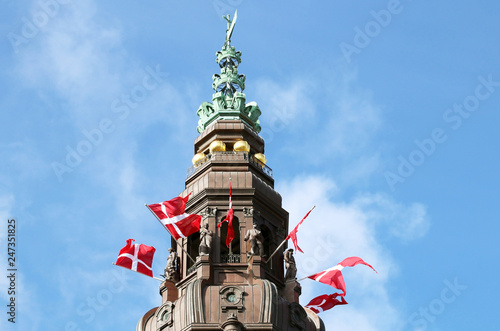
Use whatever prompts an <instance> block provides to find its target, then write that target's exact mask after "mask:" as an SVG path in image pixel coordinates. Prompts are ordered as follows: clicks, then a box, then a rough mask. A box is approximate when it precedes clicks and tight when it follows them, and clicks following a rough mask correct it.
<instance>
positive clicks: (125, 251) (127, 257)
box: [115, 239, 156, 277]
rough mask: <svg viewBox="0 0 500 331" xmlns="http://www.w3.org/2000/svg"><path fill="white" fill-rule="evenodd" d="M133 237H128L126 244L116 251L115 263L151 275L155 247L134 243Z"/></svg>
mask: <svg viewBox="0 0 500 331" xmlns="http://www.w3.org/2000/svg"><path fill="white" fill-rule="evenodd" d="M133 242H134V239H128V240H127V245H125V247H123V248H122V249H121V250H120V253H118V259H117V260H116V263H115V264H116V265H118V266H120V267H124V268H127V269H130V270H132V271H137V272H140V273H141V274H144V275H146V276H149V277H153V270H152V269H151V265H152V264H153V255H154V253H155V251H156V249H155V248H154V247H153V246H146V245H143V244H134V243H133Z"/></svg>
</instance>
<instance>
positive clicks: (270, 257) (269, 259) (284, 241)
mask: <svg viewBox="0 0 500 331" xmlns="http://www.w3.org/2000/svg"><path fill="white" fill-rule="evenodd" d="M286 241H287V239H285V240H283V241H282V242H281V244H280V245H279V246H278V247H277V248H276V249H275V250H274V252H273V254H271V255H270V256H269V257H268V258H267V260H266V263H269V261H271V259H272V258H273V256H274V254H276V253H277V252H278V250H279V249H280V248H281V247H282V246H283V245H284V244H285V243H286Z"/></svg>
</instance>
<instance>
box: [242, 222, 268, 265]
mask: <svg viewBox="0 0 500 331" xmlns="http://www.w3.org/2000/svg"><path fill="white" fill-rule="evenodd" d="M244 240H245V241H250V246H251V249H250V252H247V256H248V258H250V257H251V256H255V255H258V256H262V254H264V245H263V242H264V237H263V236H262V232H261V231H260V229H259V227H258V225H257V224H256V223H254V224H253V228H252V229H249V230H247V233H246V234H245V239H244Z"/></svg>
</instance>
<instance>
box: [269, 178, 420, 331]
mask: <svg viewBox="0 0 500 331" xmlns="http://www.w3.org/2000/svg"><path fill="white" fill-rule="evenodd" d="M278 189H279V191H280V192H281V193H282V194H283V197H284V202H283V204H284V207H285V209H287V210H288V211H289V212H290V228H292V227H293V226H295V224H297V222H298V221H299V220H300V219H301V218H302V217H303V215H304V214H305V213H306V212H307V211H308V209H309V208H311V207H312V206H313V205H316V206H317V207H316V209H315V210H314V211H313V212H312V213H311V215H310V216H309V218H308V219H306V221H305V222H304V224H303V225H302V226H301V228H300V231H299V233H298V238H299V239H298V242H299V245H300V246H301V248H302V249H303V250H304V252H305V254H300V253H299V254H296V260H297V266H298V274H299V275H298V277H299V278H300V277H305V276H308V275H310V274H313V273H316V272H319V271H321V270H324V269H326V268H329V267H331V266H333V265H335V264H336V263H338V262H340V261H341V260H343V259H344V258H346V257H348V256H359V257H361V258H363V259H364V260H365V261H366V262H367V263H370V264H371V265H372V266H373V267H374V268H375V269H376V270H377V271H378V274H376V273H374V272H373V271H372V270H371V269H369V268H367V267H365V266H356V267H354V268H346V269H344V271H343V273H344V278H345V281H346V285H347V296H346V300H347V302H349V305H347V306H341V307H335V308H333V309H332V310H331V311H328V312H325V313H322V314H321V315H320V316H321V318H323V320H324V321H325V323H326V325H327V327H330V328H332V327H334V326H335V328H337V329H339V330H397V329H399V328H401V325H402V323H403V320H402V318H403V317H402V313H403V312H401V311H400V310H399V309H398V307H397V306H396V305H395V304H394V303H393V302H392V300H391V298H390V296H389V291H388V287H389V281H390V279H392V278H395V277H397V275H398V264H397V261H395V260H394V258H393V257H392V255H391V253H390V251H389V250H388V248H387V247H385V246H384V244H383V241H382V239H383V236H381V235H378V233H383V232H384V231H387V230H388V231H389V232H390V233H391V234H393V235H394V236H397V237H398V238H401V239H403V240H405V241H406V240H410V239H414V238H418V237H420V236H422V235H423V234H424V233H425V231H426V229H427V224H428V221H427V216H426V212H425V207H424V206H422V205H420V204H412V205H410V206H405V205H401V204H398V203H395V202H394V201H393V200H392V199H391V198H390V197H388V196H385V195H383V194H363V195H360V196H358V197H356V198H354V199H352V200H351V201H348V202H345V201H342V196H341V193H342V192H341V191H340V190H339V189H338V188H337V186H336V184H335V183H334V182H333V181H332V180H331V179H330V178H328V177H320V176H309V177H305V178H296V179H294V180H292V181H291V182H288V183H285V184H281V185H279V188H278ZM313 238H314V239H313ZM301 284H302V296H301V300H302V301H301V303H302V304H306V303H307V302H308V300H310V299H312V298H313V297H315V296H317V295H320V294H326V293H328V292H330V293H333V290H332V289H331V288H330V287H328V286H326V285H323V284H319V283H315V282H313V281H310V280H307V279H306V280H304V281H302V282H301ZM330 293H328V294H330Z"/></svg>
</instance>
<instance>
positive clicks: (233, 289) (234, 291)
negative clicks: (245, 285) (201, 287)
mask: <svg viewBox="0 0 500 331" xmlns="http://www.w3.org/2000/svg"><path fill="white" fill-rule="evenodd" d="M243 293H244V292H243V289H242V288H240V287H238V286H225V287H223V288H221V290H220V291H219V294H220V298H221V300H220V302H221V309H222V311H223V312H227V311H228V310H231V309H235V310H237V311H239V312H242V311H243Z"/></svg>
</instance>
